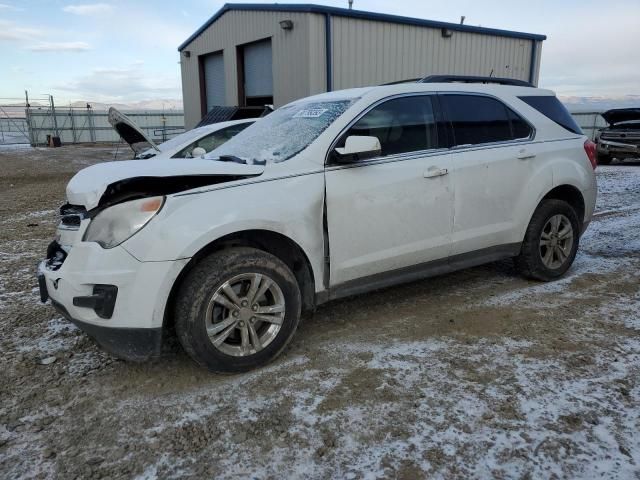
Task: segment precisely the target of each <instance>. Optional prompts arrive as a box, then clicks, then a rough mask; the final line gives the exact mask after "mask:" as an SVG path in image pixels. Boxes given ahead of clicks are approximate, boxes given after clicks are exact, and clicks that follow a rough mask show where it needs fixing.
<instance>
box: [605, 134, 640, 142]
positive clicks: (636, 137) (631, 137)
mask: <svg viewBox="0 0 640 480" xmlns="http://www.w3.org/2000/svg"><path fill="white" fill-rule="evenodd" d="M600 138H601V139H602V140H612V141H616V142H640V132H638V133H636V132H603V133H602V134H601V135H600Z"/></svg>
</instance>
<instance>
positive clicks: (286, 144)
mask: <svg viewBox="0 0 640 480" xmlns="http://www.w3.org/2000/svg"><path fill="white" fill-rule="evenodd" d="M352 103H353V99H350V100H340V101H317V102H296V103H295V104H292V105H286V106H284V107H281V108H279V109H278V110H276V111H274V112H273V113H271V114H269V115H268V116H266V117H264V118H262V119H260V120H259V121H257V122H256V123H254V124H253V125H251V126H250V127H249V128H247V129H246V130H243V131H242V132H240V133H239V134H238V135H236V136H235V137H233V138H232V139H231V140H229V141H228V142H227V143H225V144H223V145H221V146H220V147H218V148H216V149H215V150H213V151H212V152H210V153H209V154H208V155H207V156H206V158H212V159H215V158H219V157H221V156H230V157H238V158H241V159H242V160H244V161H246V162H247V163H249V164H251V163H260V164H263V163H265V162H268V163H278V162H283V161H285V160H288V159H290V158H291V157H293V156H294V155H296V154H297V153H299V152H301V151H302V150H304V149H305V148H306V147H307V146H308V145H309V144H310V143H311V142H313V141H314V140H315V139H316V138H318V136H320V134H321V133H322V132H324V131H325V130H326V129H327V127H328V126H329V125H331V124H332V123H333V122H334V121H335V120H336V119H337V118H338V117H339V116H340V115H342V114H343V113H344V111H345V110H346V109H347V108H349V106H350V105H351V104H352Z"/></svg>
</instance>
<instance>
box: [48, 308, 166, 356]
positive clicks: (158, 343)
mask: <svg viewBox="0 0 640 480" xmlns="http://www.w3.org/2000/svg"><path fill="white" fill-rule="evenodd" d="M51 303H52V305H53V307H54V308H55V309H56V310H57V311H58V312H59V313H60V314H61V315H62V316H63V317H64V318H66V319H67V320H68V321H70V322H71V323H73V324H75V325H76V326H77V327H78V328H80V330H82V331H83V332H84V333H86V334H87V335H89V336H90V337H91V338H93V340H95V342H96V343H97V344H98V345H100V346H101V347H102V348H103V349H105V350H106V351H107V352H109V353H111V354H112V355H115V356H116V357H118V358H122V359H123V360H129V361H133V362H140V361H144V360H148V359H149V358H152V357H157V356H159V355H160V352H161V350H162V332H163V330H162V328H111V327H106V326H102V325H94V324H92V323H85V322H82V321H80V320H78V319H76V318H73V317H72V316H71V315H70V314H69V312H68V311H67V309H66V308H64V306H62V305H61V304H59V303H57V302H56V301H54V300H52V301H51Z"/></svg>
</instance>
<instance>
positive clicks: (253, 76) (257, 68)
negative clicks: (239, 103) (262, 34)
mask: <svg viewBox="0 0 640 480" xmlns="http://www.w3.org/2000/svg"><path fill="white" fill-rule="evenodd" d="M244 82H245V83H244V94H245V96H246V97H247V99H249V98H250V97H272V96H273V72H272V70H271V40H263V41H261V42H256V43H252V44H249V45H245V47H244Z"/></svg>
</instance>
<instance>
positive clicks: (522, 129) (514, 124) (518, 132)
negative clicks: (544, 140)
mask: <svg viewBox="0 0 640 480" xmlns="http://www.w3.org/2000/svg"><path fill="white" fill-rule="evenodd" d="M507 114H508V115H509V120H510V121H511V133H512V135H513V138H514V139H520V138H529V136H530V135H531V127H530V126H529V124H528V123H527V122H525V121H524V120H523V119H522V118H521V117H520V116H519V115H518V114H517V113H516V112H514V111H513V110H511V109H510V108H509V107H507Z"/></svg>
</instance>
